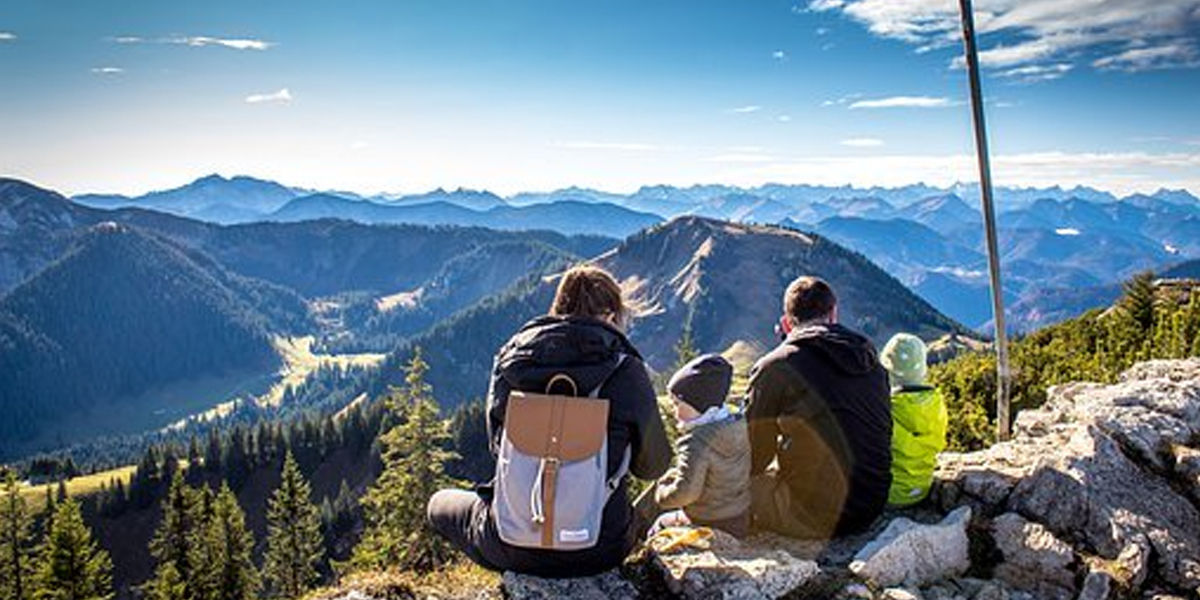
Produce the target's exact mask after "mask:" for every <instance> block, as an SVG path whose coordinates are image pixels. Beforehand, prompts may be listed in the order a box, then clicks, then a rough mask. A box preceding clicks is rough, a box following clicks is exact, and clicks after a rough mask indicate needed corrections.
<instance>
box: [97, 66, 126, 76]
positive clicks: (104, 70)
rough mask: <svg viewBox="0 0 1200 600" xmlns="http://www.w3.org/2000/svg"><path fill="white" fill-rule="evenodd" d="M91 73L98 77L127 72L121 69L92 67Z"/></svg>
mask: <svg viewBox="0 0 1200 600" xmlns="http://www.w3.org/2000/svg"><path fill="white" fill-rule="evenodd" d="M91 72H92V73H95V74H97V75H120V74H121V73H124V72H125V69H122V68H121V67H92V68H91Z"/></svg>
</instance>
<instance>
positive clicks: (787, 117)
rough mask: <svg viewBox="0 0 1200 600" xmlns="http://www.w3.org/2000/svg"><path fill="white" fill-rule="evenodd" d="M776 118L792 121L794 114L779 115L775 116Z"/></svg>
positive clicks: (784, 121)
mask: <svg viewBox="0 0 1200 600" xmlns="http://www.w3.org/2000/svg"><path fill="white" fill-rule="evenodd" d="M775 119H776V120H777V121H779V122H780V123H791V122H792V115H779V116H778V117H775Z"/></svg>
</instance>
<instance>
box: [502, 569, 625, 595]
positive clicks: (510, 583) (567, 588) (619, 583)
mask: <svg viewBox="0 0 1200 600" xmlns="http://www.w3.org/2000/svg"><path fill="white" fill-rule="evenodd" d="M502 585H503V587H504V591H505V597H506V598H510V599H511V600H557V599H558V598H570V599H571V600H610V599H611V600H633V599H635V598H637V597H638V591H637V588H635V587H633V584H632V583H630V582H629V581H628V580H626V579H623V578H622V577H621V575H620V574H619V573H617V572H616V571H607V572H605V573H602V574H600V575H596V576H593V577H579V578H575V579H546V578H542V577H534V576H532V575H519V574H517V573H513V572H511V571H510V572H507V573H505V574H504V579H503V583H502Z"/></svg>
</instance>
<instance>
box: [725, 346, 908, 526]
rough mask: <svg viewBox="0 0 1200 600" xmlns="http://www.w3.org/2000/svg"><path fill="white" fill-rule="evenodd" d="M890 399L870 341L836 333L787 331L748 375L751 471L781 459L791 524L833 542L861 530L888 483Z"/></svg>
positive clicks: (883, 502)
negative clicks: (798, 522)
mask: <svg viewBox="0 0 1200 600" xmlns="http://www.w3.org/2000/svg"><path fill="white" fill-rule="evenodd" d="M890 396H891V394H890V390H889V388H888V379H887V372H886V371H885V370H884V368H883V366H882V365H880V363H879V359H878V357H877V355H876V353H875V348H874V347H873V346H872V345H871V342H870V341H869V340H868V339H867V338H865V337H863V336H862V335H859V334H858V333H855V332H853V331H851V330H849V329H847V328H845V327H842V326H841V325H816V326H809V327H804V328H801V329H798V330H795V331H793V332H792V334H791V335H789V336H788V338H787V339H786V340H784V342H783V343H782V344H780V345H779V346H778V347H777V348H775V350H773V351H772V352H771V353H769V354H767V355H766V356H764V357H763V358H762V359H761V360H759V361H758V363H757V364H756V365H755V366H754V369H753V371H752V372H751V378H750V392H749V397H748V399H747V407H746V416H747V419H748V421H749V426H750V446H751V455H752V458H751V463H752V464H751V472H752V473H753V474H758V473H762V472H763V471H764V470H766V468H767V466H768V465H770V463H771V462H772V460H774V459H775V458H776V457H778V460H779V476H780V478H781V479H782V480H783V482H784V483H785V484H786V485H787V486H788V487H789V488H790V492H791V499H792V500H791V502H792V503H793V509H792V510H791V512H792V513H794V515H795V516H797V518H800V519H809V520H813V521H815V523H814V525H815V526H816V527H817V528H818V529H819V530H822V531H827V532H829V533H831V534H834V535H837V534H843V533H850V532H854V531H858V530H861V529H864V528H866V527H867V526H868V525H870V523H871V522H872V521H873V520H875V518H876V517H877V516H879V513H880V512H881V511H882V510H883V508H884V506H885V505H886V503H887V495H888V486H889V485H890V484H891V463H892V456H891V441H892V415H891V401H890ZM822 526H824V527H823V529H822Z"/></svg>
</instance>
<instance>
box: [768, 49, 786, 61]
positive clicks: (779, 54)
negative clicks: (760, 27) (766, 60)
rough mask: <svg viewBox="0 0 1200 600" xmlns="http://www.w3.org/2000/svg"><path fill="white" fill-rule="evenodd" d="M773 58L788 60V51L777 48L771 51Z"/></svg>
mask: <svg viewBox="0 0 1200 600" xmlns="http://www.w3.org/2000/svg"><path fill="white" fill-rule="evenodd" d="M771 58H773V59H775V60H787V52H784V51H783V50H776V51H774V52H772V53H771Z"/></svg>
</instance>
